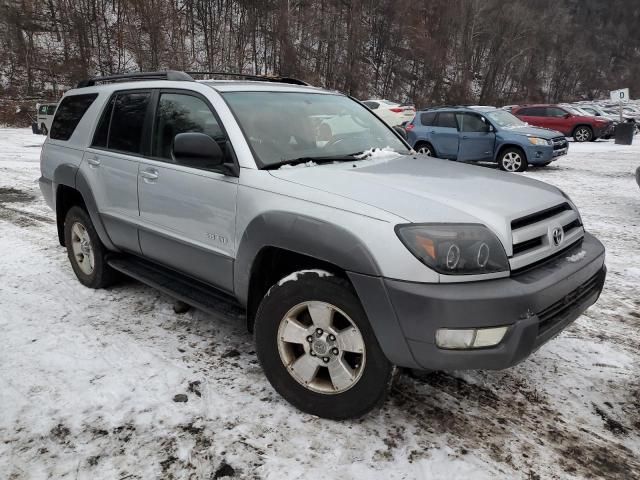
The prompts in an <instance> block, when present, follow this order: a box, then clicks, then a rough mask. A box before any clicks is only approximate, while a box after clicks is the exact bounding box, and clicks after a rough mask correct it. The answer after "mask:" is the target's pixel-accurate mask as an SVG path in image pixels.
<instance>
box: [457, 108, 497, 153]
mask: <svg viewBox="0 0 640 480" xmlns="http://www.w3.org/2000/svg"><path fill="white" fill-rule="evenodd" d="M456 118H457V120H458V125H459V126H460V134H459V135H460V145H459V147H458V161H464V162H466V161H490V160H493V148H494V145H495V141H496V134H495V133H494V132H493V128H492V127H491V124H490V123H489V121H488V120H487V119H486V118H485V117H483V116H482V115H479V114H477V113H458V114H456Z"/></svg>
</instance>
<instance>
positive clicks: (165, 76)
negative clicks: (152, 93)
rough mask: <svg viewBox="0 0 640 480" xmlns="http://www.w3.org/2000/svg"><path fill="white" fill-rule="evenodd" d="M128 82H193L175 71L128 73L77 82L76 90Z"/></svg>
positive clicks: (187, 76)
mask: <svg viewBox="0 0 640 480" xmlns="http://www.w3.org/2000/svg"><path fill="white" fill-rule="evenodd" d="M130 80H173V81H187V82H193V81H194V80H193V78H192V77H191V76H190V75H189V74H187V73H185V72H179V71H177V70H165V71H162V72H130V73H122V74H118V75H108V76H105V77H93V78H88V79H86V80H82V81H80V82H78V85H77V86H76V88H84V87H93V86H94V85H95V84H96V83H107V82H126V81H130Z"/></svg>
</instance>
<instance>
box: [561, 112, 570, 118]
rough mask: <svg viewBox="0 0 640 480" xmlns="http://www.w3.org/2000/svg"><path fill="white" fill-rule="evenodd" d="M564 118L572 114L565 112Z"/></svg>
mask: <svg viewBox="0 0 640 480" xmlns="http://www.w3.org/2000/svg"><path fill="white" fill-rule="evenodd" d="M562 118H571V114H570V113H565V114H564V115H563V116H562Z"/></svg>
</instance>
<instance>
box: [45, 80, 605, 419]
mask: <svg viewBox="0 0 640 480" xmlns="http://www.w3.org/2000/svg"><path fill="white" fill-rule="evenodd" d="M253 78H254V80H255V79H256V78H259V77H253ZM266 79H267V80H268V81H265V82H260V81H251V82H246V81H238V80H237V81H222V82H220V81H212V80H209V81H202V82H196V81H194V80H193V78H192V77H191V76H189V75H187V74H185V73H183V72H172V71H169V72H157V73H138V74H130V75H118V76H114V77H105V78H97V79H89V80H86V81H83V82H81V83H80V84H79V85H78V87H77V88H75V89H72V90H70V91H68V92H67V93H66V94H65V96H64V98H63V99H62V101H61V103H60V105H59V107H58V110H57V112H56V115H55V118H54V120H53V124H52V126H51V131H50V134H49V137H48V138H47V139H46V140H45V142H44V145H43V148H42V154H41V171H42V174H41V175H42V176H41V178H40V188H41V190H42V193H43V195H44V198H45V199H46V201H47V203H48V204H49V205H50V206H51V208H53V209H54V210H55V212H56V221H57V229H58V240H59V242H60V243H61V244H62V245H63V246H66V248H67V253H68V257H69V261H70V264H71V267H72V269H73V271H74V273H75V275H76V277H77V278H78V280H79V282H80V283H81V284H82V285H85V286H87V287H90V288H101V287H105V286H107V285H109V284H111V283H112V282H114V281H116V280H117V276H116V272H121V273H123V274H126V275H129V276H131V277H133V278H136V279H138V280H140V281H142V282H145V283H147V284H149V285H151V286H153V287H155V288H157V289H159V290H161V291H163V292H165V293H167V294H169V295H171V296H173V297H175V298H177V299H179V300H181V301H183V302H185V303H187V304H189V305H192V306H195V307H198V308H201V309H203V310H206V311H209V312H212V313H213V314H214V315H218V316H219V315H220V314H221V305H229V303H230V302H232V303H235V304H237V305H238V306H239V307H241V308H243V309H245V311H246V322H247V328H248V329H249V330H250V331H253V332H254V338H255V342H256V352H257V356H258V359H259V361H260V364H261V365H262V367H263V369H264V372H265V374H266V376H267V378H268V379H269V381H270V382H271V384H272V385H273V387H274V388H275V390H277V391H278V392H279V393H280V394H281V395H282V396H283V397H284V398H286V399H287V400H288V401H289V402H291V403H292V404H293V405H295V406H297V407H298V408H300V409H301V410H304V411H306V412H309V413H312V414H314V415H318V416H321V417H327V418H333V419H341V418H351V417H357V416H360V415H363V414H365V413H367V412H368V411H370V410H371V409H373V408H375V407H377V406H379V405H380V404H381V403H382V402H383V401H384V398H385V395H386V394H387V392H388V390H389V388H390V386H391V384H392V379H393V377H394V372H395V371H396V366H397V367H407V368H413V369H432V370H443V369H446V370H460V369H502V368H506V367H509V366H511V365H515V364H517V363H518V362H520V361H522V360H523V359H525V358H526V357H527V356H529V355H530V354H532V353H533V352H535V351H536V350H537V349H538V348H540V347H541V346H542V345H543V344H544V343H546V342H547V341H549V340H550V339H552V338H554V337H556V336H557V335H558V334H559V333H560V332H561V331H562V330H563V329H564V328H566V327H567V326H568V325H570V324H571V323H572V322H573V321H574V320H575V319H576V318H578V317H579V316H580V315H581V314H582V312H584V311H585V310H586V309H587V308H588V307H589V306H590V305H592V304H593V303H594V302H595V301H596V300H597V298H598V296H599V294H600V292H601V290H602V286H603V283H604V279H605V275H606V267H605V264H604V257H605V251H604V247H603V245H602V244H601V243H600V242H599V241H598V240H597V239H596V238H595V237H594V236H592V235H591V234H589V233H588V232H586V231H585V229H584V227H583V224H582V219H581V217H580V214H579V213H578V210H577V208H576V206H575V205H574V204H573V202H572V201H571V200H570V198H569V197H568V196H567V195H566V194H564V193H563V192H562V191H561V190H559V189H557V188H556V187H553V186H551V185H547V184H545V183H542V182H539V181H536V180H532V179H528V178H523V177H516V176H514V175H507V174H505V173H503V172H499V171H495V170H491V169H481V168H475V167H472V166H468V165H462V164H457V163H453V162H449V161H444V160H437V159H431V160H430V161H423V160H424V159H423V158H420V156H418V155H415V154H414V153H413V152H412V151H411V148H410V147H409V145H408V144H407V143H405V141H404V140H403V139H402V138H401V137H400V135H398V134H397V133H396V132H395V131H394V130H393V129H392V128H391V127H389V126H388V125H387V124H386V123H384V122H383V121H381V120H380V119H379V118H378V117H377V116H376V115H374V114H372V112H371V111H370V110H369V109H367V108H365V107H364V106H363V105H362V104H360V103H359V102H357V101H354V100H353V99H351V98H349V97H348V96H345V95H342V94H339V93H336V92H331V91H326V90H322V89H319V88H315V87H310V86H306V84H303V83H302V82H300V81H296V80H294V79H280V82H281V84H278V83H276V82H277V79H275V78H274V77H266ZM128 80H136V81H128ZM292 82H294V83H292ZM505 113H506V112H505ZM337 115H340V116H342V117H345V116H348V117H351V119H352V120H353V122H354V123H357V124H358V125H360V126H361V127H363V130H362V131H358V132H356V133H347V134H340V133H339V134H337V135H334V134H332V137H331V138H329V139H328V140H326V141H323V142H318V140H317V136H316V135H317V133H316V130H315V129H314V128H313V125H317V124H318V121H320V123H322V122H326V121H327V118H328V117H332V116H337ZM329 123H331V122H329ZM338 123H339V124H340V125H347V122H345V121H340V122H338ZM325 134H326V132H325ZM567 258H571V259H572V260H570V261H569V260H567ZM222 310H223V311H224V309H222ZM46 314H47V313H46V312H43V315H46ZM220 368H224V367H220Z"/></svg>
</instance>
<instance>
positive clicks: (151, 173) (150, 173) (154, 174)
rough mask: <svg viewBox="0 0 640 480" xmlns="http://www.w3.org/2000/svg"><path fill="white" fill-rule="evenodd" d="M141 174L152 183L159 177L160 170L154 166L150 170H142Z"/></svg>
mask: <svg viewBox="0 0 640 480" xmlns="http://www.w3.org/2000/svg"><path fill="white" fill-rule="evenodd" d="M140 176H141V177H142V178H144V181H145V182H147V183H152V182H153V181H154V180H157V179H158V171H157V170H154V169H152V168H150V169H148V170H142V171H141V172H140Z"/></svg>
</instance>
